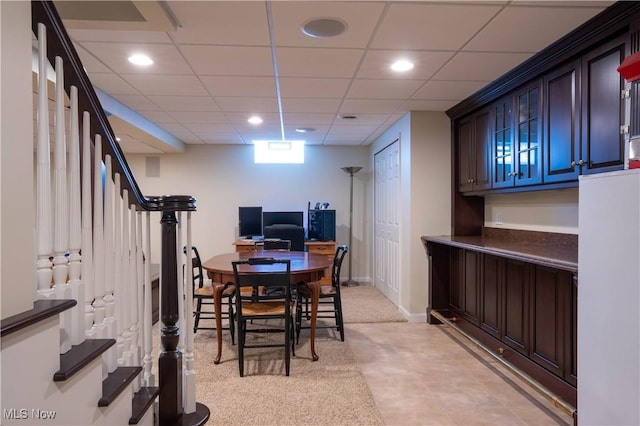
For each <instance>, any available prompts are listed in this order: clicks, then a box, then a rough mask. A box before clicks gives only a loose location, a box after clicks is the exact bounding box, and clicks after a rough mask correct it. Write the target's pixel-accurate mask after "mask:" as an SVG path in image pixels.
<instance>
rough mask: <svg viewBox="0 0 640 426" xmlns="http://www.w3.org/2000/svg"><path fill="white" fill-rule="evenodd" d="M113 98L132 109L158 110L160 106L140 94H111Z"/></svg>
mask: <svg viewBox="0 0 640 426" xmlns="http://www.w3.org/2000/svg"><path fill="white" fill-rule="evenodd" d="M113 98H114V99H116V100H117V101H119V102H122V103H123V104H125V105H126V106H128V107H129V108H131V109H132V110H134V111H158V110H160V108H159V107H158V106H157V105H156V104H154V103H153V102H151V101H150V100H149V99H148V98H147V97H145V96H142V95H113Z"/></svg>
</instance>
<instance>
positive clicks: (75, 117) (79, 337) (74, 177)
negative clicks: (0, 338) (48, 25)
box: [68, 86, 84, 345]
mask: <svg viewBox="0 0 640 426" xmlns="http://www.w3.org/2000/svg"><path fill="white" fill-rule="evenodd" d="M70 92H71V99H70V103H71V117H70V125H69V128H70V133H71V137H70V140H69V167H68V168H69V287H70V289H71V298H72V299H74V300H77V301H78V304H77V305H76V306H74V307H73V308H72V309H71V316H72V320H71V344H72V345H79V344H80V343H82V342H83V341H84V306H83V305H82V302H84V285H83V283H82V279H81V277H82V263H81V262H82V256H81V255H80V249H81V248H82V224H81V217H82V209H81V206H80V121H79V114H78V88H77V87H75V86H71V91H70Z"/></svg>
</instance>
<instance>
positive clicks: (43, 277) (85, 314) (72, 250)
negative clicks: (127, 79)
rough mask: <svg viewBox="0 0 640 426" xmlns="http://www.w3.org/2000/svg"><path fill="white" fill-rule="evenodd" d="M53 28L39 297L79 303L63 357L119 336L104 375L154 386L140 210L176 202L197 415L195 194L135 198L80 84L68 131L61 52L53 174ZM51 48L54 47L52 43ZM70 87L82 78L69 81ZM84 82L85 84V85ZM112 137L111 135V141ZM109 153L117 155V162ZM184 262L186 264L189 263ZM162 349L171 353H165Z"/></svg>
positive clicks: (40, 106) (40, 182) (42, 142)
mask: <svg viewBox="0 0 640 426" xmlns="http://www.w3.org/2000/svg"><path fill="white" fill-rule="evenodd" d="M46 31H47V30H46V28H45V27H44V25H43V24H38V25H37V32H38V49H39V51H38V60H39V65H38V73H39V75H38V102H37V147H36V150H37V152H36V163H37V164H36V174H37V176H36V188H35V194H36V200H37V214H36V233H35V238H36V262H35V270H36V290H37V292H36V297H37V298H54V297H55V298H65V299H68V298H73V299H76V300H78V302H79V303H78V305H77V306H76V307H75V308H74V309H72V310H69V311H68V312H67V313H63V314H62V315H61V318H62V321H61V341H60V352H61V353H65V352H67V351H68V350H69V349H71V348H72V346H73V345H79V344H81V343H82V342H83V341H84V340H85V339H86V338H110V339H115V340H116V345H115V346H114V347H113V348H111V349H109V350H108V351H107V352H106V353H105V354H104V355H103V378H105V377H106V376H107V374H108V373H112V372H114V371H115V370H116V369H117V367H119V366H140V365H142V367H143V373H142V375H141V376H139V377H138V378H137V379H136V380H134V381H133V382H132V385H131V386H132V389H133V390H134V391H137V390H139V389H140V388H141V386H148V387H153V386H156V381H157V380H156V377H155V373H154V368H153V358H152V354H153V352H154V348H153V341H154V339H153V335H152V333H153V326H152V285H151V276H150V272H151V268H150V264H151V257H152V256H151V235H150V230H151V226H150V223H151V215H150V212H149V211H143V209H144V210H146V209H149V210H152V211H158V212H160V213H161V214H162V219H164V214H165V213H166V211H165V205H164V204H163V203H164V202H165V199H169V205H172V204H171V203H174V204H173V205H179V207H178V208H176V210H175V211H173V213H175V212H177V213H178V221H177V222H178V227H177V228H178V229H177V234H176V237H177V239H176V243H177V245H178V247H177V250H176V252H177V253H178V254H180V253H181V252H182V251H183V247H184V246H183V241H185V239H186V247H187V253H188V254H189V256H188V257H185V256H183V255H178V256H177V257H176V262H177V271H178V274H177V275H178V276H177V279H178V280H177V281H178V283H181V285H178V288H177V293H178V294H177V298H178V318H179V319H178V323H177V325H178V326H179V328H180V330H181V332H182V333H181V334H180V339H179V345H180V349H181V350H182V351H183V352H184V353H185V362H184V363H183V367H182V374H183V379H182V380H181V383H182V386H183V389H182V395H183V406H184V413H187V414H189V413H195V412H196V402H195V384H196V375H195V368H194V367H195V364H194V356H193V318H192V299H193V294H192V280H193V270H192V268H191V253H192V251H191V247H192V240H191V213H190V211H191V210H195V200H193V199H192V198H191V197H188V196H167V197H150V199H146V197H143V196H142V197H141V196H140V194H139V193H138V192H139V191H138V189H137V187H136V186H135V182H134V183H133V184H132V183H131V181H125V182H123V181H122V175H121V173H119V172H115V171H114V168H115V167H117V170H124V173H126V174H127V176H128V169H127V167H126V165H125V166H122V164H123V163H122V162H121V157H120V152H119V150H118V149H115V150H114V148H113V147H112V146H110V145H109V142H107V144H106V145H105V146H106V148H104V149H106V150H110V151H109V152H110V153H106V152H105V153H104V155H103V143H102V138H103V135H105V134H106V135H109V134H110V133H111V130H108V131H107V133H102V134H101V133H96V134H95V135H94V139H93V140H92V136H91V129H92V122H91V120H92V117H91V114H90V113H89V112H88V111H83V112H82V123H81V124H80V110H79V105H80V104H81V102H80V101H79V97H80V96H82V95H81V94H80V93H79V92H78V89H77V87H76V86H74V85H71V86H70V90H69V98H68V100H69V118H68V126H67V117H66V114H65V103H66V101H67V98H66V93H65V84H64V81H65V76H64V72H63V65H64V63H63V59H62V58H61V57H59V56H57V57H56V58H55V76H56V77H55V86H54V87H55V96H54V102H55V104H54V127H55V133H54V136H55V137H54V139H53V140H54V142H55V143H54V147H53V148H54V150H53V163H54V164H53V165H54V168H53V170H52V169H51V161H52V158H51V141H50V135H49V122H50V117H49V94H48V87H49V80H48V73H49V69H50V68H51V66H50V64H49V60H48V55H47V49H46V44H47V41H46ZM53 49H54V51H55V47H54V48H53ZM65 57H66V58H67V59H69V57H68V56H65ZM70 61H71V62H73V61H74V59H71V60H70ZM74 75H75V74H72V77H73V76H74ZM71 81H72V82H74V81H75V80H74V79H73V78H71ZM80 86H82V87H85V86H84V85H83V84H81V85H80ZM82 99H83V101H84V100H86V99H85V98H84V97H82ZM92 111H93V112H94V115H95V114H97V117H98V118H96V120H97V121H98V122H102V121H103V120H102V121H101V120H100V117H101V116H102V112H101V111H100V110H99V109H98V110H96V109H95V108H94V109H92ZM96 111H97V113H96ZM67 129H68V133H67ZM80 129H82V134H80ZM111 138H112V136H109V137H108V140H111ZM94 141H95V143H94ZM111 154H114V155H115V156H116V157H118V158H119V159H118V160H117V161H119V162H118V163H116V160H114V157H112V155H111ZM103 160H104V163H103ZM52 178H53V181H52ZM124 187H126V188H128V189H124ZM129 189H130V190H131V191H133V193H131V192H129ZM130 196H131V197H132V200H131V202H130V200H129V197H130ZM52 197H53V198H52ZM134 199H135V200H136V201H135V203H134V202H133V201H134ZM141 199H145V200H144V201H141ZM173 205H172V207H173ZM182 211H186V212H187V215H186V230H185V229H184V227H183V226H182V224H181V219H182V215H181V212H182ZM163 226H165V225H164V224H163ZM183 233H184V235H183ZM183 238H184V239H183ZM163 256H165V252H164V250H163ZM169 257H170V258H171V257H173V255H172V254H170V255H169ZM185 259H187V265H188V266H189V267H188V268H185V267H184V264H185ZM185 274H186V277H185V276H184V275H185ZM170 278H171V277H170ZM170 281H173V279H171V280H170ZM161 285H162V284H161ZM170 299H171V297H170ZM169 328H171V327H169ZM162 332H166V330H163V331H162ZM161 340H162V339H158V341H159V342H160V341H161ZM163 350H164V351H167V350H170V349H167V348H161V349H160V351H163ZM175 365H176V366H177V365H178V364H177V363H176V364H175ZM170 368H171V366H168V369H169V370H170ZM170 375H171V374H170V373H169V374H168V376H170ZM161 377H162V376H161ZM173 377H175V375H173ZM205 408H206V407H205ZM198 412H199V413H201V411H198ZM172 415H173V414H172V413H171V412H170V411H167V410H165V411H164V412H163V411H161V412H160V417H163V416H164V417H165V418H170V417H171V416H172Z"/></svg>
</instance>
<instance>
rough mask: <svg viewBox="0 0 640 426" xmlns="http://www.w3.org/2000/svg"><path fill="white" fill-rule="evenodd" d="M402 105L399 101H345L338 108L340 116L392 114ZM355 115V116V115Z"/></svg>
mask: <svg viewBox="0 0 640 426" xmlns="http://www.w3.org/2000/svg"><path fill="white" fill-rule="evenodd" d="M401 104H402V101H401V100H380V99H366V100H365V99H346V100H345V101H344V103H343V104H342V106H341V107H340V113H342V114H354V113H356V112H357V114H362V113H385V112H386V113H392V112H394V111H395V110H396V109H397V108H398V107H399V106H400V105H401ZM357 114H356V115H357Z"/></svg>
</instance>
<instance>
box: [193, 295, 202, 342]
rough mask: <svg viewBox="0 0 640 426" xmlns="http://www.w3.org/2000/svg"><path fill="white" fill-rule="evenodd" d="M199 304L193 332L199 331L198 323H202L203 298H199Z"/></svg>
mask: <svg viewBox="0 0 640 426" xmlns="http://www.w3.org/2000/svg"><path fill="white" fill-rule="evenodd" d="M197 300H198V305H197V307H196V312H195V314H196V318H195V320H194V322H193V334H195V333H197V332H198V324H199V323H200V311H201V310H202V299H200V298H198V299H197Z"/></svg>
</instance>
